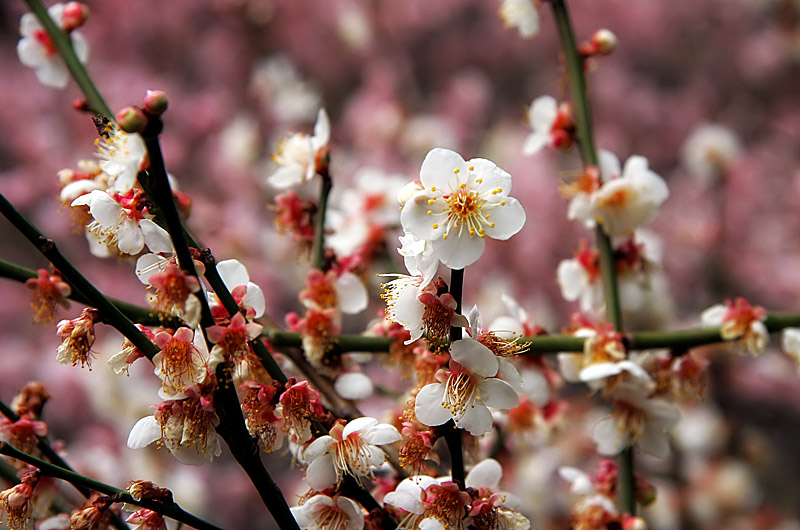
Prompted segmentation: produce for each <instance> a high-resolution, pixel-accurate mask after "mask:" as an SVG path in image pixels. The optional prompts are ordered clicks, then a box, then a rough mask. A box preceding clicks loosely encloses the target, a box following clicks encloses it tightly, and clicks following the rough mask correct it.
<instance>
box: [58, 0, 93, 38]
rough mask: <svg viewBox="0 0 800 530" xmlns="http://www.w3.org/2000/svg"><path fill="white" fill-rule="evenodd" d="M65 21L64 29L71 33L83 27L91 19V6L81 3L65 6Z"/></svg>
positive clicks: (70, 3) (71, 3)
mask: <svg viewBox="0 0 800 530" xmlns="http://www.w3.org/2000/svg"><path fill="white" fill-rule="evenodd" d="M63 16H64V19H63V24H62V26H63V27H62V29H63V30H64V31H66V32H67V33H69V32H70V31H72V30H73V29H76V28H79V27H81V26H83V24H84V22H86V19H88V18H89V6H87V5H86V4H82V3H80V2H69V3H67V5H65V6H64V15H63Z"/></svg>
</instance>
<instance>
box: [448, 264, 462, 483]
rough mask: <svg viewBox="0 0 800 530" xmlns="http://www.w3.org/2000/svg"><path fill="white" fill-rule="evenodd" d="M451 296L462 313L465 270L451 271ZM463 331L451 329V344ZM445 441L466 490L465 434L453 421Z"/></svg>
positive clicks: (455, 475)
mask: <svg viewBox="0 0 800 530" xmlns="http://www.w3.org/2000/svg"><path fill="white" fill-rule="evenodd" d="M449 287H450V295H451V296H452V297H453V298H454V299H455V301H456V313H458V314H460V313H461V298H462V296H463V293H464V269H451V270H450V286H449ZM462 331H463V330H462V329H461V328H460V327H458V326H451V327H450V342H454V341H457V340H459V339H461V334H462ZM444 429H445V431H444V439H445V442H446V443H447V450H448V451H449V452H450V476H451V477H453V482H455V483H456V484H457V485H458V489H460V490H464V489H465V488H466V486H465V484H464V481H465V473H464V448H463V441H464V440H463V438H462V436H463V432H462V430H461V429H459V428H458V427H456V424H455V422H454V421H453V420H450V421H448V422H447V423H446V424H445V426H444Z"/></svg>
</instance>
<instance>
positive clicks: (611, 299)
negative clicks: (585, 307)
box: [550, 0, 636, 514]
mask: <svg viewBox="0 0 800 530" xmlns="http://www.w3.org/2000/svg"><path fill="white" fill-rule="evenodd" d="M550 5H551V6H552V7H553V14H554V15H555V19H556V24H557V26H558V34H559V38H560V40H561V47H562V48H563V50H564V57H565V59H566V62H567V75H568V77H569V87H570V93H571V96H572V97H571V99H572V106H573V109H574V113H575V131H576V139H577V142H578V148H579V150H580V153H581V159H582V160H583V163H584V165H585V166H587V167H588V166H592V167H596V166H597V165H598V157H597V150H596V149H595V145H594V134H593V131H592V113H591V110H590V107H589V99H588V97H587V90H586V76H585V73H584V67H585V64H584V58H583V56H582V55H581V54H580V53H579V52H578V47H577V43H576V41H575V34H574V32H573V30H572V23H571V21H570V17H569V10H568V9H567V4H566V2H565V1H564V0H551V2H550ZM595 233H596V238H597V248H598V251H599V253H600V271H601V274H602V278H603V293H604V295H605V302H606V315H607V317H608V320H609V321H610V322H611V323H612V324H613V325H614V329H615V330H617V331H619V332H621V331H622V330H623V327H622V311H621V309H620V304H619V293H618V287H617V276H616V264H615V262H614V252H613V248H612V245H611V240H610V238H609V237H608V235H607V234H606V233H605V232H604V231H603V227H602V225H600V224H599V223H598V225H597V228H596V230H595ZM618 465H619V472H618V477H619V489H620V492H621V493H620V498H619V502H620V508H621V509H622V510H624V511H625V512H628V513H630V514H635V513H636V502H635V498H634V496H633V493H632V492H633V488H634V469H633V447H627V448H625V449H623V451H622V453H621V454H620V457H619V464H618Z"/></svg>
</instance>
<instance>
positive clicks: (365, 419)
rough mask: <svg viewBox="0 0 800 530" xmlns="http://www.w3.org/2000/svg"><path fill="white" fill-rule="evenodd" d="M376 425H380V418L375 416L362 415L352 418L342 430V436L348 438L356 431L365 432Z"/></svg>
mask: <svg viewBox="0 0 800 530" xmlns="http://www.w3.org/2000/svg"><path fill="white" fill-rule="evenodd" d="M376 425H378V420H376V419H375V418H370V417H369V416H362V417H360V418H356V419H354V420H350V421H349V422H348V423H347V425H345V426H344V429H343V430H342V438H347V437H348V436H350V435H351V434H353V433H355V432H357V433H359V434H364V433H365V432H366V431H368V430H369V429H371V428H373V427H375V426H376Z"/></svg>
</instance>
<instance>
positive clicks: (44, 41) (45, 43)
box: [33, 29, 58, 57]
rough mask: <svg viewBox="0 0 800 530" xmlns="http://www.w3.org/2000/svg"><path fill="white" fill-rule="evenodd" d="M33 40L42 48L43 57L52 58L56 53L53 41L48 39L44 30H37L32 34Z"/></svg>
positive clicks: (48, 36)
mask: <svg viewBox="0 0 800 530" xmlns="http://www.w3.org/2000/svg"><path fill="white" fill-rule="evenodd" d="M33 38H34V39H35V40H36V42H38V43H39V44H41V45H42V48H44V55H45V57H53V56H54V55H56V54H57V53H58V50H56V46H55V44H53V39H51V38H50V35H48V34H47V32H46V31H45V30H43V29H37V30H36V31H34V32H33Z"/></svg>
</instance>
